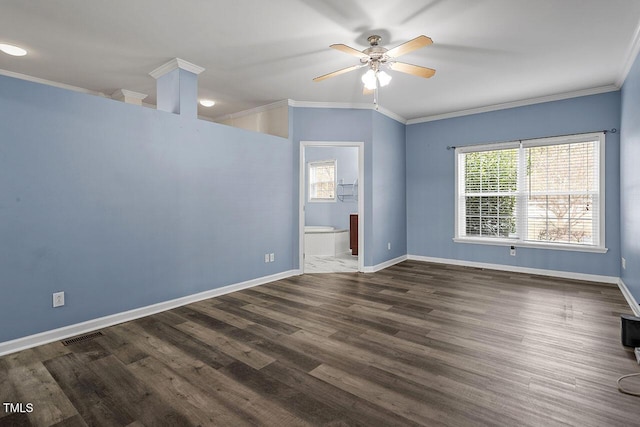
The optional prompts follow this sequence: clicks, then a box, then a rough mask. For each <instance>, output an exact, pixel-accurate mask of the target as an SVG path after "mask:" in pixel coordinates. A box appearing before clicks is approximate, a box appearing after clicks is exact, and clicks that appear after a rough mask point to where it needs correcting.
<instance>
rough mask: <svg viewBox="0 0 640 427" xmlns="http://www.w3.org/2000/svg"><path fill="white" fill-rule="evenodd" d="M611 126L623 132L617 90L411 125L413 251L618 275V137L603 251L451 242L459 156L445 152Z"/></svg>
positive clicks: (609, 174) (612, 143)
mask: <svg viewBox="0 0 640 427" xmlns="http://www.w3.org/2000/svg"><path fill="white" fill-rule="evenodd" d="M636 105H637V104H636ZM611 128H617V129H619V128H620V92H609V93H605V94H601V95H592V96H585V97H580V98H573V99H567V100H562V101H555V102H548V103H543V104H536V105H530V106H525V107H519V108H512V109H507V110H500V111H493V112H488V113H483V114H475V115H470V116H465V117H458V118H452V119H447V120H439V121H433V122H426V123H420V124H414V125H410V126H407V157H406V159H407V216H408V224H407V227H408V233H407V235H408V253H409V254H411V255H419V256H427V257H435V258H446V259H455V260H465V261H473V262H483V263H492V264H503V265H514V266H520V267H529V268H540V269H547V270H559V271H570V272H577V273H586V274H596V275H604V276H614V277H618V276H619V275H620V267H619V266H620V244H619V242H620V222H619V218H620V209H619V206H620V192H619V183H620V175H619V171H620V168H619V162H620V151H619V149H620V140H619V135H620V133H608V134H607V137H606V154H605V157H606V184H605V185H606V246H607V247H608V249H609V251H608V252H607V253H606V254H595V253H585V252H570V251H561V250H545V249H537V248H535V249H534V248H518V250H517V256H515V257H512V256H510V255H509V249H508V247H503V246H489V245H476V244H465V243H454V242H453V241H452V238H453V234H454V212H455V211H454V209H455V205H454V192H455V189H454V182H455V180H454V151H453V150H447V149H446V147H447V146H464V145H470V144H479V143H489V142H499V141H512V140H518V139H525V138H538V137H546V136H555V135H564V134H572V133H583V132H594V131H600V130H604V129H611ZM636 240H637V239H636Z"/></svg>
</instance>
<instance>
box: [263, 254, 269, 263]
mask: <svg viewBox="0 0 640 427" xmlns="http://www.w3.org/2000/svg"><path fill="white" fill-rule="evenodd" d="M264 262H269V254H264Z"/></svg>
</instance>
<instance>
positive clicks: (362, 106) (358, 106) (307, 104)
mask: <svg viewBox="0 0 640 427" xmlns="http://www.w3.org/2000/svg"><path fill="white" fill-rule="evenodd" d="M289 105H290V106H292V107H300V108H343V109H351V110H374V111H377V112H378V113H380V114H383V115H385V116H387V117H389V118H391V119H393V120H395V121H397V122H400V123H402V124H403V125H406V124H407V119H405V118H404V117H402V116H401V115H399V114H396V113H394V112H393V111H391V110H387V109H386V108H384V107H381V106H379V105H378V106H376V105H374V104H366V103H351V102H312V101H294V100H292V99H290V100H289Z"/></svg>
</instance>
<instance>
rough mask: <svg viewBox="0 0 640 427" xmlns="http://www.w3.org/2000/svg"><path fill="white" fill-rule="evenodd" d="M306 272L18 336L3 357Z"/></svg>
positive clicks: (1, 351) (1, 349) (4, 347)
mask: <svg viewBox="0 0 640 427" xmlns="http://www.w3.org/2000/svg"><path fill="white" fill-rule="evenodd" d="M300 274H302V272H301V271H300V270H289V271H284V272H282V273H277V274H273V275H270V276H264V277H258V278H256V279H252V280H247V281H246V282H240V283H234V284H232V285H228V286H223V287H221V288H216V289H211V290H209V291H205V292H200V293H197V294H193V295H187V296H184V297H181V298H176V299H173V300H170V301H164V302H160V303H157V304H152V305H148V306H146V307H140V308H136V309H133V310H129V311H124V312H122V313H116V314H112V315H109V316H104V317H99V318H97V319H92V320H87V321H86V322H81V323H76V324H74V325H69V326H64V327H62V328H57V329H52V330H50V331H45V332H40V333H38V334H34V335H29V336H26V337H22V338H17V339H14V340H11V341H5V342H2V343H0V356H4V355H6V354H10V353H15V352H17V351H20V350H26V349H28V348H31V347H36V346H39V345H43V344H48V343H50V342H54V341H60V340H63V339H65V338H69V337H73V336H76V335H81V334H86V333H88V332H92V331H95V330H98V329H102V328H106V327H108V326H113V325H116V324H118V323H124V322H128V321H130V320H135V319H139V318H141V317H145V316H149V315H151V314H155V313H160V312H161V311H166V310H171V309H172V308H176V307H181V306H183V305H187V304H191V303H193V302H197V301H202V300H205V299H209V298H214V297H217V296H220V295H224V294H228V293H230V292H235V291H240V290H242V289H248V288H253V287H254V286H259V285H264V284H265V283H269V282H274V281H276V280H281V279H286V278H287V277H292V276H297V275H300Z"/></svg>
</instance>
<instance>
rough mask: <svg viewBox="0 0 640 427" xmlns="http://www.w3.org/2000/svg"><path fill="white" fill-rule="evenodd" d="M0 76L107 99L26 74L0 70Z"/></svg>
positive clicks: (80, 88) (78, 88)
mask: <svg viewBox="0 0 640 427" xmlns="http://www.w3.org/2000/svg"><path fill="white" fill-rule="evenodd" d="M0 75H2V76H7V77H13V78H14V79H20V80H26V81H29V82H33V83H40V84H43V85H47V86H53V87H57V88H60V89H67V90H72V91H74V92H80V93H86V94H88V95H95V96H102V97H104V98H108V96H107V95H105V94H104V93H102V92H97V91H95V90H90V89H85V88H82V87H77V86H71V85H68V84H64V83H58V82H54V81H51V80H45V79H41V78H38V77H32V76H28V75H26V74H21V73H16V72H13V71H8V70H3V69H0Z"/></svg>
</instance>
